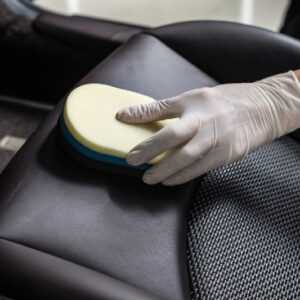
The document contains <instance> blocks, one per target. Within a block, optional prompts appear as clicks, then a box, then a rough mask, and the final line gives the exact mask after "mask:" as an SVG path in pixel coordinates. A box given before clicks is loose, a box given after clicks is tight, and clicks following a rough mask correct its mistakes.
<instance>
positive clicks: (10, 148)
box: [0, 100, 48, 173]
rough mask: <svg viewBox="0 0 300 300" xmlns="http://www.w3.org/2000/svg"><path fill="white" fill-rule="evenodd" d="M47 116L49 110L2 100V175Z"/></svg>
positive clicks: (0, 133) (0, 157)
mask: <svg viewBox="0 0 300 300" xmlns="http://www.w3.org/2000/svg"><path fill="white" fill-rule="evenodd" d="M47 114H48V111H47V110H43V109H38V108H29V107H22V106H18V105H14V104H8V103H3V102H1V100H0V173H2V171H3V170H4V168H5V167H6V166H7V164H8V163H9V161H10V160H11V159H12V157H13V156H14V155H15V154H16V152H17V151H18V150H19V149H20V147H21V146H22V145H23V144H24V142H25V141H26V140H27V139H28V138H29V137H30V135H31V134H32V133H33V132H34V131H35V130H36V128H37V127H38V125H39V124H40V123H41V121H43V120H44V118H45V117H46V116H47Z"/></svg>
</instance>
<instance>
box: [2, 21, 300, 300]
mask: <svg viewBox="0 0 300 300" xmlns="http://www.w3.org/2000/svg"><path fill="white" fill-rule="evenodd" d="M299 64H300V44H299V43H298V42H297V41H295V40H293V39H290V38H286V37H284V36H281V35H278V34H275V33H272V32H269V31H266V30H262V29H256V28H252V27H248V26H242V25H237V24H231V23H223V22H193V23H185V24H179V25H173V26H167V27H163V28H158V29H156V30H153V31H151V32H148V33H144V34H139V35H137V36H135V37H134V38H132V39H131V40H130V41H129V42H127V43H126V44H124V45H123V46H121V47H120V48H119V49H118V50H117V51H116V52H115V53H114V54H113V55H111V56H110V57H109V58H108V59H106V60H105V61H104V62H103V63H101V64H100V65H99V66H98V67H96V68H95V69H94V70H93V71H92V72H91V73H90V74H88V75H87V76H86V77H85V78H84V79H83V80H82V81H81V82H80V83H79V84H83V83H88V82H100V83H106V84H111V85H114V86H118V87H121V88H126V89H129V90H133V91H136V92H140V93H144V94H146V95H149V96H152V97H155V98H157V99H160V98H165V97H170V96H173V95H176V94H178V93H181V92H183V91H186V90H189V89H193V88H199V87H203V86H213V85H215V84H217V81H219V82H222V83H223V82H232V81H245V80H247V81H248V80H256V79H259V78H261V77H264V76H267V75H271V74H274V73H279V72H283V71H287V70H289V69H295V68H297V67H299ZM208 74H209V75H208ZM63 103H64V100H62V101H61V102H60V104H59V105H58V106H57V107H56V108H55V110H54V111H53V112H52V113H51V115H50V116H49V118H48V119H47V120H46V121H45V122H44V123H43V125H42V126H41V127H40V128H39V129H38V131H37V132H36V133H35V134H34V135H33V136H32V138H31V139H30V140H29V141H28V142H27V143H26V145H25V146H24V147H23V148H22V150H21V151H20V152H19V153H18V154H17V156H16V157H15V159H14V160H13V161H12V162H11V163H10V165H9V167H8V168H7V169H6V170H5V172H4V173H3V174H2V176H1V182H0V199H1V203H0V274H1V285H0V292H1V293H2V294H4V295H7V296H14V297H22V298H24V296H25V298H30V299H188V298H189V297H190V295H192V298H194V299H198V298H199V297H202V298H203V299H212V298H213V299H222V298H223V299H224V298H228V297H229V298H231V299H242V298H239V297H240V296H239V291H240V290H243V289H244V287H246V289H247V293H246V294H245V293H244V294H243V296H244V295H246V296H247V295H248V296H249V298H257V297H256V296H258V298H259V297H260V296H262V297H264V298H265V299H268V298H267V296H268V295H269V296H270V295H271V296H272V295H273V296H274V294H272V291H271V292H268V283H269V282H271V283H272V278H271V279H270V278H269V277H264V276H266V274H265V273H264V272H259V271H258V272H256V274H258V275H257V276H258V278H255V277H251V279H253V280H248V281H245V280H244V281H243V280H242V281H240V282H239V278H241V276H240V274H243V273H245V274H246V275H245V276H247V272H249V274H252V275H253V274H255V272H254V271H253V270H254V269H255V268H256V267H259V266H257V264H256V262H255V259H256V258H259V259H258V262H264V261H268V263H269V262H270V263H269V264H271V266H270V265H268V263H266V264H265V265H267V266H269V267H270V269H271V270H273V271H274V270H276V269H278V270H280V271H282V269H281V268H280V266H281V265H280V264H279V261H280V259H281V258H283V257H286V256H288V255H290V257H292V258H293V259H292V260H291V261H287V267H290V266H291V265H292V266H293V270H294V269H295V268H297V267H299V262H297V261H295V259H296V257H297V251H295V249H299V247H300V244H299V243H298V238H299V236H298V238H297V234H295V232H294V231H293V232H291V233H290V234H291V240H289V238H290V236H287V240H288V241H290V242H291V241H292V242H291V243H290V244H291V247H290V248H289V247H285V248H284V249H282V248H280V251H279V252H276V250H274V251H273V252H272V251H265V252H264V255H263V257H259V256H258V254H259V253H258V252H257V249H261V248H260V246H261V244H260V243H261V242H262V240H263V239H264V237H266V240H267V241H268V242H270V245H271V248H272V246H274V247H275V246H276V245H277V246H278V244H276V243H275V242H278V241H281V239H280V238H278V239H272V237H274V234H273V235H272V232H273V231H272V230H273V229H274V228H276V229H278V227H277V226H278V224H279V225H280V222H284V217H283V216H282V215H281V216H280V217H278V213H276V214H275V221H274V220H273V219H274V218H273V217H274V215H272V214H269V215H268V214H267V213H265V214H263V215H260V214H259V212H261V211H264V210H262V207H263V208H266V207H268V205H271V207H273V208H274V204H272V197H273V198H274V194H271V193H270V194H268V195H265V194H263V193H265V189H266V188H267V187H268V186H269V184H270V182H272V180H273V182H276V181H275V180H274V178H276V176H277V175H278V176H279V174H282V172H283V168H284V166H285V165H286V166H288V168H291V170H292V172H288V171H287V173H284V174H288V175H289V176H290V177H289V181H291V182H293V185H292V186H291V189H292V190H290V189H288V188H286V189H284V183H287V181H284V180H281V181H279V182H276V184H277V185H276V186H277V188H278V193H280V195H282V197H279V198H278V197H276V203H277V204H276V205H275V207H276V209H273V211H276V212H278V210H280V209H281V210H284V211H285V213H286V215H287V216H290V215H291V214H292V215H293V216H295V215H296V216H298V214H300V205H299V203H298V202H299V201H298V199H299V197H298V195H299V196H300V191H299V189H300V188H299V187H297V185H296V183H299V182H297V179H298V178H299V175H300V174H299V173H300V168H298V169H297V167H298V164H299V161H300V146H299V145H298V143H297V142H295V141H294V140H292V139H291V138H290V137H286V138H284V139H283V140H279V141H276V142H274V143H273V144H271V146H267V148H264V149H267V150H264V149H262V150H261V151H260V152H258V154H257V153H255V154H254V155H252V156H251V157H250V158H247V159H246V160H245V161H243V162H240V163H238V164H235V165H234V166H230V167H226V168H225V169H221V170H217V171H214V172H212V173H210V174H208V175H207V176H206V177H204V178H202V179H198V180H195V181H194V182H191V183H188V184H186V185H183V186H180V187H175V188H167V187H162V186H159V185H158V186H155V187H150V186H146V185H144V184H143V183H141V182H139V181H137V180H136V179H131V178H128V177H124V176H121V175H120V176H115V175H110V174H105V173H103V172H97V171H93V170H90V169H86V168H84V167H81V166H79V165H78V164H76V163H75V162H74V161H72V159H71V158H69V157H68V156H67V155H66V154H65V153H64V152H63V150H62V149H61V147H60V145H59V143H58V142H57V138H56V123H57V119H58V117H59V115H60V113H61V110H62V107H63ZM297 149H298V150H299V152H298V153H297V151H296V150H297ZM264 151H265V152H264ZM280 157H283V158H284V159H283V160H280ZM267 158H268V159H270V158H272V159H276V162H274V161H273V160H271V163H272V165H271V168H272V172H271V173H270V172H269V169H265V167H266V165H265V163H266V162H268V163H269V162H270V160H267ZM249 161H250V162H249ZM287 162H288V163H287ZM249 166H250V167H251V168H250V167H249ZM248 167H249V168H248ZM245 170H248V173H245ZM249 170H250V171H249ZM263 170H265V171H263ZM236 174H238V176H237V175H236ZM253 177H254V178H259V179H260V183H261V185H260V186H259V185H258V187H257V186H256V185H255V184H256V183H257V182H256V181H255V180H254V181H253ZM251 178H252V181H251V184H250V186H248V183H249V182H250V179H251ZM284 178H285V177H284ZM258 184H259V183H258ZM298 185H299V184H298ZM254 186H255V191H256V194H254V193H253V187H254ZM196 188H197V190H198V192H197V195H198V197H197V199H195V197H194V195H195V194H194V192H195V189H196ZM234 191H236V193H234ZM261 195H264V196H261ZM261 198H263V199H264V201H263V202H261V201H260V200H261ZM281 199H282V201H281ZM192 200H194V205H193V209H192V215H191V217H190V227H189V243H188V245H189V248H188V249H189V253H188V255H187V251H186V250H187V249H186V248H187V247H186V229H187V228H186V227H187V221H188V216H189V214H188V212H189V209H190V205H191V202H192ZM252 201H253V202H252ZM201 203H202V204H201ZM233 203H236V205H237V206H234V205H232V204H233ZM270 203H271V204H270ZM272 205H273V206H272ZM238 208H241V209H238ZM239 212H241V214H239ZM218 217H220V218H219V219H218ZM216 218H217V219H216ZM261 218H265V219H266V220H269V219H270V220H271V221H270V222H269V223H267V225H269V226H270V227H271V229H270V230H271V231H270V230H269V231H268V230H264V229H265V227H264V226H266V225H265V224H262V223H261V221H262V219H261ZM232 220H234V221H236V222H237V223H236V224H234V222H232ZM278 220H279V221H278ZM298 220H299V219H298ZM235 225H236V226H235ZM299 226H300V224H299V222H298V221H297V220H296V219H295V218H294V219H292V221H291V222H290V223H289V226H286V227H284V228H285V231H284V233H286V231H287V230H289V228H292V230H295V229H298V228H299ZM270 227H268V228H270ZM236 228H238V229H239V230H238V231H235V229H236ZM243 228H244V229H245V230H244V231H243ZM272 228H273V229H272ZM221 229H222V230H223V231H222V230H221ZM299 229H300V228H299ZM251 230H252V231H251ZM274 230H275V229H274ZM253 232H254V234H253ZM223 233H226V235H225V236H224V235H223ZM233 233H236V237H237V239H236V240H235V243H233V237H232V236H231V234H233ZM257 236H260V238H261V240H260V239H258V238H257ZM253 237H254V238H253ZM270 237H271V238H270ZM251 242H255V243H257V244H256V246H253V248H251V247H250V248H247V247H246V246H248V245H249V243H250V244H251ZM245 245H246V246H245ZM225 246H226V247H225ZM292 246H293V247H292ZM223 247H225V248H224V249H226V251H227V252H226V251H225V252H224V254H222V248H223ZM245 247H246V248H245ZM272 249H273V248H272ZM275 249H276V248H275ZM207 251H209V252H207ZM234 251H236V253H237V255H236V256H234V255H233V252H234ZM288 251H290V252H288ZM274 253H275V254H274ZM243 255H244V257H246V259H245V263H244V264H243V263H242V262H241V261H243ZM235 259H238V261H236V260H235ZM223 262H226V264H225V265H222V263H223ZM237 262H238V263H237ZM206 264H208V265H206ZM262 265H263V266H265V265H264V264H263V263H262ZM188 266H189V269H188ZM285 267H286V266H285ZM253 268H254V269H253ZM267 269H268V268H267ZM188 270H189V271H190V272H188ZM284 270H286V269H285V268H284ZM222 272H223V273H222ZM222 274H225V275H224V276H225V277H224V278H223V277H222ZM271 274H273V275H274V276H276V274H275V273H274V272H273V273H271ZM284 274H285V275H286V276H287V278H286V279H287V280H285V282H287V281H289V280H290V282H292V283H295V282H296V281H297V280H299V275H295V273H294V272H293V273H292V274H289V273H288V272H286V273H284ZM189 275H190V280H189V279H188V276H189ZM290 275H291V276H290ZM206 278H208V279H206ZM226 278H227V279H228V280H227V281H226ZM266 278H267V279H268V280H266ZM278 278H281V277H276V278H275V279H274V282H275V283H277V282H278ZM229 279H230V280H229ZM223 280H224V281H223ZM224 283H225V284H224ZM251 283H252V285H251ZM190 284H191V286H192V292H191V291H190V289H189V286H190ZM270 286H271V287H272V284H270ZM288 288H291V285H289V286H288ZM293 289H294V291H296V292H295V293H294V294H293V295H296V293H299V287H294V288H293ZM256 291H260V293H258V294H255V293H256ZM266 291H267V292H266ZM275 292H276V290H275ZM252 295H253V296H252ZM275 296H276V297H278V293H277V292H276V294H275ZM270 299H272V298H270Z"/></svg>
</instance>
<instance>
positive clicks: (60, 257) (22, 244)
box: [0, 236, 140, 289]
mask: <svg viewBox="0 0 300 300" xmlns="http://www.w3.org/2000/svg"><path fill="white" fill-rule="evenodd" d="M0 240H2V241H6V242H9V243H12V244H15V245H19V246H23V247H25V248H28V249H31V250H34V251H38V252H41V253H43V254H46V255H50V256H53V257H56V258H58V259H62V260H65V261H66V262H69V263H72V264H74V265H77V266H80V267H82V268H85V269H89V270H91V271H93V272H97V273H99V274H102V275H105V276H107V277H111V278H114V279H116V280H119V281H121V282H123V283H125V284H128V285H131V286H134V287H135V288H138V289H140V288H139V287H137V286H135V285H132V284H131V283H128V282H126V281H124V280H122V279H120V278H118V277H115V276H112V275H111V274H107V273H105V272H103V271H99V270H96V269H94V268H90V267H88V266H85V265H84V264H80V263H77V262H74V261H72V260H69V259H66V258H64V257H63V256H59V255H56V254H52V253H51V252H48V251H44V250H41V249H39V248H36V247H33V246H30V245H27V244H25V243H21V242H18V241H14V240H12V239H8V238H4V237H1V236H0Z"/></svg>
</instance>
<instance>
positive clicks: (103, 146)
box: [60, 84, 172, 171]
mask: <svg viewBox="0 0 300 300" xmlns="http://www.w3.org/2000/svg"><path fill="white" fill-rule="evenodd" d="M153 101H155V100H154V99H153V98H150V97H147V96H145V95H142V94H138V93H134V92H131V91H127V90H123V89H119V88H115V87H112V86H108V85H103V84H86V85H82V86H80V87H78V88H76V89H75V90H73V91H72V92H71V93H70V95H69V96H68V98H67V101H66V104H65V107H64V111H63V114H62V116H61V118H60V128H61V133H62V136H63V139H64V143H63V144H64V145H65V146H67V148H68V150H71V152H72V154H73V155H72V156H74V154H75V156H76V157H75V158H77V160H81V162H83V163H84V162H85V163H86V162H87V161H86V159H87V160H88V165H90V166H93V167H97V166H99V168H104V169H107V170H108V171H109V170H110V169H112V171H114V170H113V169H114V166H119V167H123V168H124V167H125V168H128V169H139V170H145V169H147V168H149V167H150V166H151V165H152V164H155V163H157V162H159V161H160V160H162V159H163V158H164V157H165V156H167V155H168V153H167V152H165V153H163V154H161V155H160V156H158V157H156V158H154V159H153V160H152V161H150V162H149V163H147V164H143V165H140V166H138V167H132V166H130V165H128V164H127V162H126V156H127V154H128V152H129V151H130V150H131V149H132V148H133V147H134V146H136V145H137V144H139V143H140V142H142V141H143V140H144V139H146V138H148V137H150V136H151V135H153V134H154V133H155V132H157V131H158V130H160V129H161V128H162V127H164V126H166V125H167V124H169V123H170V122H172V120H164V121H157V122H152V123H147V124H125V123H123V122H121V121H119V120H117V119H116V113H117V112H118V111H119V110H120V109H122V108H124V107H127V106H131V105H138V104H145V103H149V102H153ZM68 152H70V151H68ZM76 152H77V155H76ZM96 162H98V163H96ZM117 170H119V169H117Z"/></svg>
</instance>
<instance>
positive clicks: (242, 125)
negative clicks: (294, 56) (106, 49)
mask: <svg viewBox="0 0 300 300" xmlns="http://www.w3.org/2000/svg"><path fill="white" fill-rule="evenodd" d="M174 117H179V118H180V120H178V121H176V122H174V123H172V124H170V125H168V126H166V127H164V128H163V129H161V130H160V131H158V132H157V133H155V134H154V135H153V136H151V137H150V138H148V139H146V140H145V141H143V142H142V143H140V144H139V145H137V146H136V147H134V148H133V149H132V150H131V151H130V152H129V154H128V157H127V161H128V163H129V164H131V165H133V166H136V165H140V164H142V163H146V162H148V161H150V160H151V159H153V158H154V157H156V156H157V155H159V154H161V153H162V152H164V151H166V150H168V149H170V148H173V147H175V146H177V148H176V150H175V151H174V152H173V153H172V154H171V155H170V156H168V157H166V158H165V159H163V160H162V161H161V162H159V163H158V164H156V165H154V166H153V167H151V168H150V169H149V170H147V171H146V172H145V173H144V176H143V180H144V182H145V183H148V184H156V183H159V182H162V184H164V185H177V184H182V183H184V182H187V181H189V180H191V179H193V178H195V177H197V176H199V175H202V174H204V173H206V172H208V171H210V170H212V169H214V168H217V167H220V166H223V165H226V164H229V163H232V162H234V161H236V160H238V159H241V158H243V157H244V156H246V155H247V154H248V153H250V152H252V151H254V150H255V149H257V148H259V147H260V146H262V145H263V144H265V143H266V142H269V141H271V140H273V139H275V138H277V137H280V136H282V135H284V134H286V133H289V132H291V131H293V130H295V129H297V128H298V127H300V84H299V82H298V80H297V78H296V75H295V73H294V72H292V71H290V72H288V73H284V74H280V75H277V76H273V77H269V78H266V79H264V80H262V81H257V82H254V83H240V84H225V85H219V86H216V87H213V88H202V89H197V90H191V91H188V92H186V93H183V94H181V95H179V96H176V97H174V98H170V99H165V100H161V101H157V102H153V103H150V104H146V105H140V106H132V107H128V108H125V109H122V110H121V111H119V112H118V114H117V118H118V119H119V120H121V121H123V122H126V123H146V122H152V121H156V120H162V119H169V118H174Z"/></svg>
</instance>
